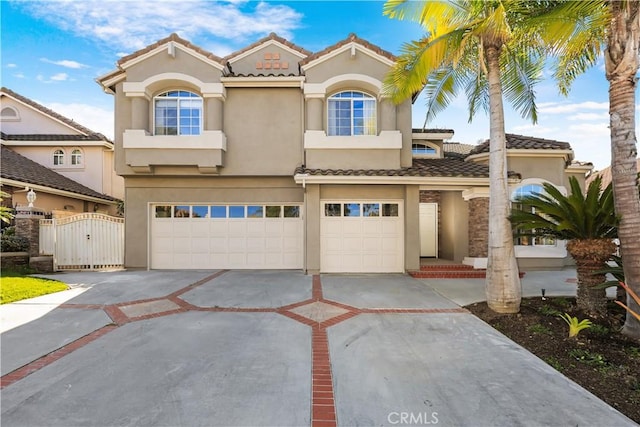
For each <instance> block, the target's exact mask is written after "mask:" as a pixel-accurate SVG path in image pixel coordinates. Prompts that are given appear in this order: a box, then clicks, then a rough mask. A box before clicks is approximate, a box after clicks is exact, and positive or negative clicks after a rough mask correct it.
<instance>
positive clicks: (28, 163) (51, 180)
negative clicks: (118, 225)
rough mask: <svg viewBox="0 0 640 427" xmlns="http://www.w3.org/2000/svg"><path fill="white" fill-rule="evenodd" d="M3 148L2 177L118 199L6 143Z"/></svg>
mask: <svg viewBox="0 0 640 427" xmlns="http://www.w3.org/2000/svg"><path fill="white" fill-rule="evenodd" d="M1 148H2V151H1V153H2V163H0V176H1V177H2V178H5V179H13V180H15V181H20V182H24V183H26V184H36V185H42V186H44V187H49V188H55V189H57V190H63V191H68V192H70V193H75V194H79V195H83V196H90V197H95V198H98V199H102V200H105V201H108V202H114V201H117V200H118V199H115V198H113V197H111V196H107V195H106V194H101V193H98V192H97V191H94V190H92V189H90V188H89V187H85V186H84V185H82V184H80V183H78V182H76V181H74V180H72V179H70V178H67V177H66V176H63V175H60V174H59V173H57V172H54V171H52V170H51V169H49V168H46V167H44V166H42V165H41V164H40V163H36V162H34V161H33V160H30V159H27V158H26V157H24V156H22V155H20V154H18V153H16V152H15V151H13V150H10V149H9V148H7V147H5V146H4V145H2V146H1Z"/></svg>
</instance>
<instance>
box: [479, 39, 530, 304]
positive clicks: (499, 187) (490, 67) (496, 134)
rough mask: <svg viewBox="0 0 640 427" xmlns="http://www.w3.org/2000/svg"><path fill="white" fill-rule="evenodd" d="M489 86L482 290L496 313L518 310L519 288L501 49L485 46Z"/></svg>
mask: <svg viewBox="0 0 640 427" xmlns="http://www.w3.org/2000/svg"><path fill="white" fill-rule="evenodd" d="M484 52H485V59H486V63H487V80H488V83H489V115H490V131H489V139H490V146H489V147H490V150H489V186H490V194H489V248H488V263H487V279H486V282H485V289H486V295H487V304H488V306H489V308H491V309H492V310H493V311H495V312H498V313H517V312H518V311H520V301H521V299H522V287H521V284H520V276H519V272H518V265H517V263H516V256H515V250H514V247H513V235H512V233H511V223H510V222H509V208H510V204H509V187H508V183H507V149H506V139H507V138H506V135H505V131H504V108H503V106H502V84H501V82H500V65H499V58H500V48H499V46H495V45H491V44H489V45H485V46H484Z"/></svg>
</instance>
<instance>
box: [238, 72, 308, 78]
mask: <svg viewBox="0 0 640 427" xmlns="http://www.w3.org/2000/svg"><path fill="white" fill-rule="evenodd" d="M299 76H300V74H297V73H288V74H284V73H278V74H275V73H269V74H265V73H256V74H254V73H248V74H236V73H233V72H232V73H230V74H229V75H228V76H227V77H299Z"/></svg>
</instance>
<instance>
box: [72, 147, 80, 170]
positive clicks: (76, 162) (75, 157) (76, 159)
mask: <svg viewBox="0 0 640 427" xmlns="http://www.w3.org/2000/svg"><path fill="white" fill-rule="evenodd" d="M71 164H72V165H73V166H80V165H82V150H80V149H79V148H74V149H73V151H72V152H71Z"/></svg>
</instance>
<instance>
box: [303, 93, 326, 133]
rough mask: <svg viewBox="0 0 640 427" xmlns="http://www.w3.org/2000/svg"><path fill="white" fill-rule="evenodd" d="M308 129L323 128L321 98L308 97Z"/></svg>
mask: <svg viewBox="0 0 640 427" xmlns="http://www.w3.org/2000/svg"><path fill="white" fill-rule="evenodd" d="M306 104H307V130H322V129H323V126H322V118H323V117H324V114H323V111H322V109H323V105H324V103H323V102H322V99H320V98H309V99H307V102H306Z"/></svg>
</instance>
